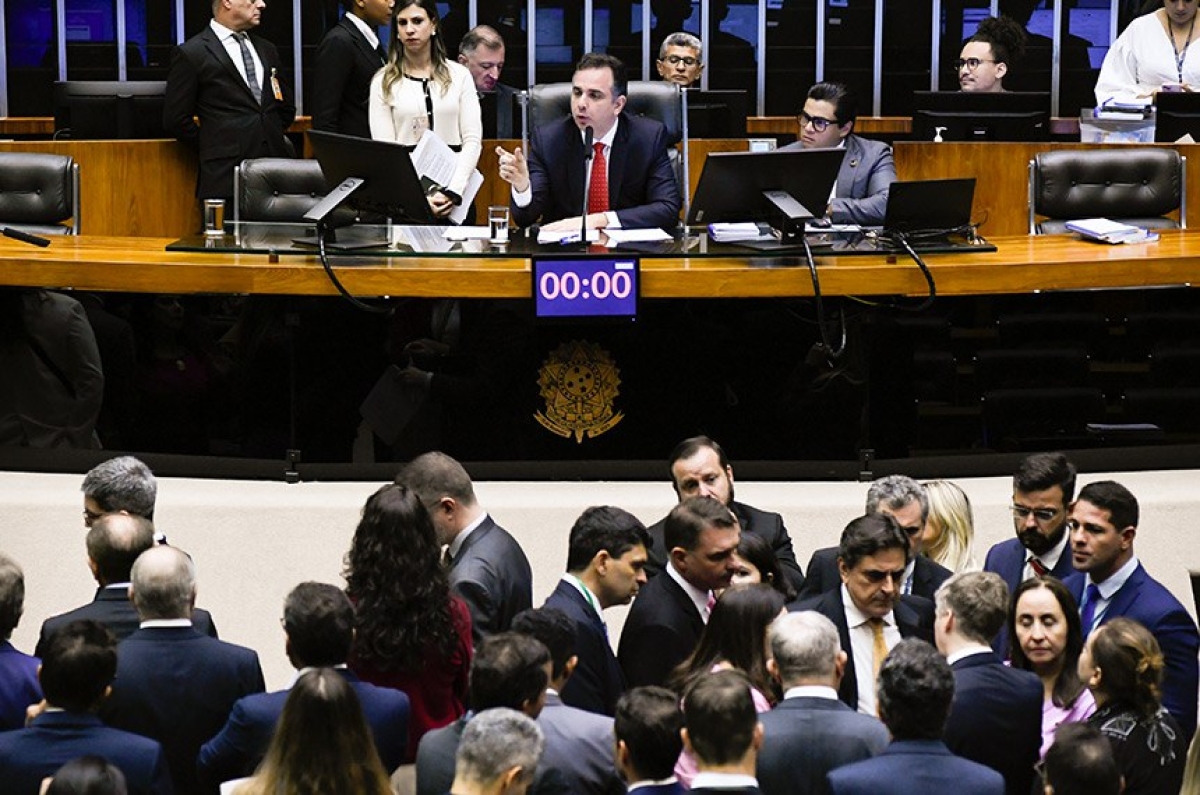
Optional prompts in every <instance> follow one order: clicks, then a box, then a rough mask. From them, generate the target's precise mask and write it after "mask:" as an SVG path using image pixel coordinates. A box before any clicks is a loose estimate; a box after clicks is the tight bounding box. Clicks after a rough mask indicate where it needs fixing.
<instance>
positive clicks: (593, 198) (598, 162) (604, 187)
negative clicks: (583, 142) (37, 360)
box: [587, 143, 608, 213]
mask: <svg viewBox="0 0 1200 795" xmlns="http://www.w3.org/2000/svg"><path fill="white" fill-rule="evenodd" d="M592 148H593V149H595V150H596V153H595V154H594V155H593V156H592V178H591V180H590V181H589V182H588V206H587V211H588V213H602V212H606V211H607V210H608V161H607V160H605V159H604V144H601V143H596V144H592Z"/></svg>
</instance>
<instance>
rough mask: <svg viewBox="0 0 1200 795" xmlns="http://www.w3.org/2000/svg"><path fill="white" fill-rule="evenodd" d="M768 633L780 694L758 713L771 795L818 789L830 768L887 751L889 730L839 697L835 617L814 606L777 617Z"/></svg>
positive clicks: (762, 773)
mask: <svg viewBox="0 0 1200 795" xmlns="http://www.w3.org/2000/svg"><path fill="white" fill-rule="evenodd" d="M769 639H770V643H771V657H772V659H770V660H768V661H767V668H768V670H770V671H771V674H772V675H773V676H775V678H776V679H778V680H779V684H780V685H782V687H783V700H782V701H780V702H779V703H778V704H776V705H775V708H774V709H772V710H771V711H770V712H765V713H763V714H761V715H759V721H760V722H761V723H762V725H763V745H762V749H761V750H760V751H759V752H758V785H759V786H760V787H761V788H762V791H763V792H764V793H766V795H796V793H801V795H810V793H811V795H820V793H824V792H827V791H828V790H827V789H826V785H825V774H826V773H828V772H829V771H830V770H833V769H835V768H838V767H841V766H842V765H847V764H850V763H851V762H857V761H859V760H861V759H869V758H871V757H872V756H874V755H875V754H877V753H879V752H880V751H882V750H883V749H884V747H885V746H886V745H887V744H888V733H887V729H885V728H884V727H883V724H882V723H880V722H879V719H878V718H875V717H873V716H867V715H861V714H859V713H858V712H855V711H854V710H853V709H851V708H850V707H848V706H846V705H845V704H843V703H842V702H841V701H839V700H838V695H837V688H838V685H840V684H841V680H842V673H843V672H844V671H845V669H846V659H847V657H846V652H844V651H842V646H841V640H840V638H838V631H837V627H836V626H834V624H833V622H832V621H830V620H829V619H828V618H826V617H825V616H823V615H821V614H820V613H816V612H813V611H811V610H808V611H805V612H802V613H788V614H787V615H785V616H780V617H779V618H777V619H775V621H774V622H772V624H771V629H770V633H769Z"/></svg>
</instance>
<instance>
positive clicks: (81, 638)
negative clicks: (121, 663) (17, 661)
mask: <svg viewBox="0 0 1200 795" xmlns="http://www.w3.org/2000/svg"><path fill="white" fill-rule="evenodd" d="M116 675H117V639H116V638H115V637H113V634H112V633H111V632H109V631H108V628H107V627H105V626H104V625H103V624H101V623H100V622H98V621H72V622H71V623H70V624H67V625H66V626H65V627H62V628H61V629H59V630H58V631H56V632H55V633H54V634H53V635H51V636H50V639H49V640H48V641H47V642H46V645H45V650H44V653H43V654H42V668H41V672H40V673H39V674H38V678H39V679H40V680H41V683H42V693H44V694H45V696H46V701H47V702H48V703H49V704H50V705H51V706H54V707H59V708H61V709H65V710H66V711H67V712H92V711H93V710H95V709H96V708H97V707H99V706H100V700H101V699H102V698H103V697H104V691H105V689H106V688H107V687H108V686H109V685H110V684H112V681H113V678H114V677H116Z"/></svg>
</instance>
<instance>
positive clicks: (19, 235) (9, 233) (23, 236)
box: [0, 226, 50, 248]
mask: <svg viewBox="0 0 1200 795" xmlns="http://www.w3.org/2000/svg"><path fill="white" fill-rule="evenodd" d="M0 235H4V236H5V237H11V238H12V239H13V240H20V241H21V242H22V243H32V244H33V245H35V246H41V247H42V248H45V247H46V246H48V245H50V240H49V238H45V237H39V236H38V235H31V234H29V233H28V232H22V231H21V230H20V229H13V228H12V227H10V226H6V227H4V228H3V229H0Z"/></svg>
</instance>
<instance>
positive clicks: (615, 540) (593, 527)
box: [567, 505, 651, 572]
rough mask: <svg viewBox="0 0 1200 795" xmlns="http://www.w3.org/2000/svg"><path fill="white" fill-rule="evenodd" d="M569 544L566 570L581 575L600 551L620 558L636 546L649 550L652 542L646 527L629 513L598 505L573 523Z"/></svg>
mask: <svg viewBox="0 0 1200 795" xmlns="http://www.w3.org/2000/svg"><path fill="white" fill-rule="evenodd" d="M568 544H569V545H568V547H567V571H570V572H580V571H583V570H584V569H586V568H587V567H588V564H589V563H591V562H592V558H594V557H596V554H597V553H598V552H600V550H604V551H605V552H607V553H608V554H609V555H611V556H612V557H614V558H619V557H621V556H622V555H624V554H625V553H626V552H628V551H629V550H631V549H633V548H634V547H635V546H637V545H639V544H641V545H642V546H644V547H645V548H646V549H650V544H651V541H650V533H648V532H647V531H646V525H644V524H642V521H641V520H640V519H638V518H637V517H636V516H634V515H633V514H631V513H630V512H629V511H626V510H623V509H621V508H617V507H614V506H612V505H598V506H593V507H591V508H588V509H587V510H585V511H584V512H583V513H581V514H580V515H579V518H578V519H576V520H575V524H574V525H572V526H571V535H570V541H569V542H568Z"/></svg>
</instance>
